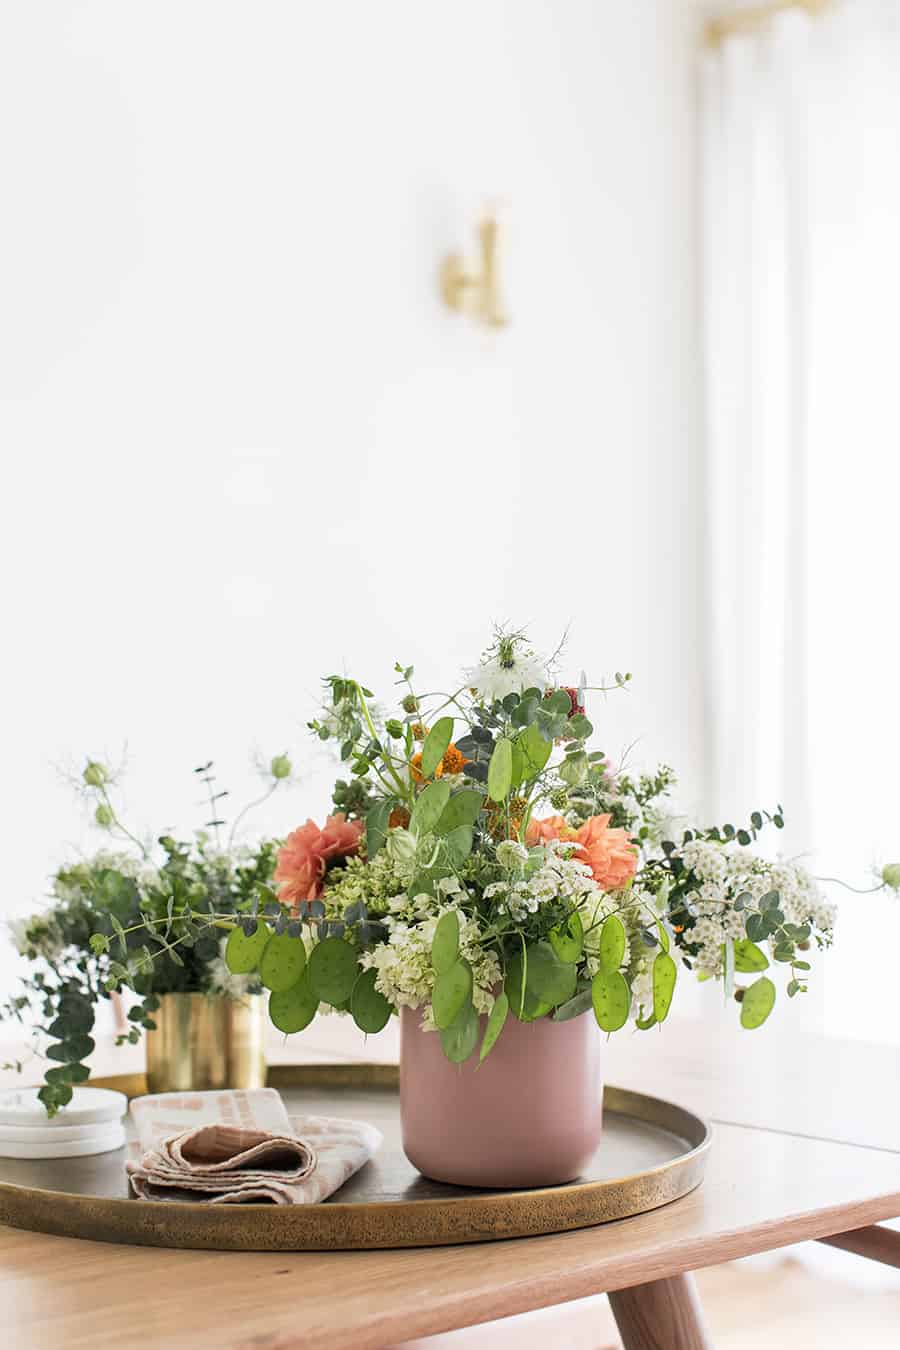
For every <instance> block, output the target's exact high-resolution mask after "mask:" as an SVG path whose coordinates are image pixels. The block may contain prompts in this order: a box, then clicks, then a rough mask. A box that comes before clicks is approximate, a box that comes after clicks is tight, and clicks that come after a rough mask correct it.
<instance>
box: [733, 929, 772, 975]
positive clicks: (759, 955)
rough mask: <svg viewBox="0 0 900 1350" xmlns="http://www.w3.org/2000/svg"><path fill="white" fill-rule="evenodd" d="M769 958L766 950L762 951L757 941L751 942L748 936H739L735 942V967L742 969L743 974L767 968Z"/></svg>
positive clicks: (738, 969)
mask: <svg viewBox="0 0 900 1350" xmlns="http://www.w3.org/2000/svg"><path fill="white" fill-rule="evenodd" d="M768 966H769V958H768V957H767V956H766V954H765V952H763V951H760V949H759V947H757V945H756V943H755V942H750V941H749V939H748V938H738V939H737V941H736V942H735V944H734V968H735V970H737V971H740V973H741V974H742V975H748V974H751V973H753V972H754V971H757V970H767V969H768Z"/></svg>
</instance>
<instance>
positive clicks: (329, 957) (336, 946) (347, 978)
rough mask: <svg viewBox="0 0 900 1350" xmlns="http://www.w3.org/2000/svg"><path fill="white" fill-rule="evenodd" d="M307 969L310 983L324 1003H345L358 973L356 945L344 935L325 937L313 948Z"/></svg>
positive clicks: (351, 991)
mask: <svg viewBox="0 0 900 1350" xmlns="http://www.w3.org/2000/svg"><path fill="white" fill-rule="evenodd" d="M307 970H308V971H309V982H310V986H311V988H312V990H313V992H314V993H315V994H316V996H317V998H318V999H319V1000H320V1001H321V1002H322V1003H331V1004H332V1005H334V1006H335V1007H336V1006H337V1005H338V1004H341V1003H346V1001H347V999H348V998H349V997H350V995H351V994H352V993H353V986H354V984H355V983H356V978H357V975H358V973H359V970H358V966H357V953H356V949H355V948H354V947H351V945H350V943H349V942H345V941H344V939H343V938H341V937H326V938H324V939H323V940H322V941H321V942H317V943H316V945H315V947H313V949H312V951H311V952H310V954H309V960H308V962H307Z"/></svg>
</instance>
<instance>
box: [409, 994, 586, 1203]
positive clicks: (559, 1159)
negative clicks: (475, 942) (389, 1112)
mask: <svg viewBox="0 0 900 1350" xmlns="http://www.w3.org/2000/svg"><path fill="white" fill-rule="evenodd" d="M420 1021H421V1013H420V1011H419V1010H415V1011H413V1009H411V1008H404V1009H403V1010H402V1012H401V1014H400V1116H401V1123H402V1127H403V1150H404V1152H405V1154H406V1156H407V1158H409V1160H410V1162H411V1163H412V1164H413V1166H414V1167H417V1168H418V1170H419V1171H420V1172H422V1173H423V1174H424V1175H425V1176H427V1177H432V1178H433V1179H434V1180H435V1181H448V1182H451V1183H452V1184H454V1185H456V1186H486V1187H509V1186H552V1185H557V1184H559V1183H560V1182H564V1181H572V1180H573V1179H574V1178H575V1177H577V1176H579V1175H580V1174H581V1172H583V1171H584V1169H585V1167H586V1165H587V1163H588V1162H589V1160H590V1158H591V1157H592V1155H593V1153H594V1152H595V1150H596V1148H597V1145H598V1144H599V1142H600V1132H601V1128H602V1109H603V1083H602V1079H601V1073H600V1062H601V1053H602V1045H603V1038H602V1034H601V1032H600V1030H599V1028H598V1026H597V1023H596V1022H595V1021H594V1018H593V1017H592V1016H591V1015H590V1014H589V1013H587V1014H584V1015H582V1016H581V1017H575V1018H572V1019H571V1021H568V1022H554V1021H552V1020H551V1019H550V1018H547V1017H543V1018H541V1019H539V1020H538V1021H536V1022H519V1021H517V1019H516V1018H514V1017H512V1016H510V1017H509V1018H508V1019H507V1022H506V1025H505V1027H504V1028H503V1031H502V1033H501V1035H500V1038H499V1040H498V1041H497V1043H496V1045H495V1046H494V1048H493V1050H492V1051H491V1053H490V1055H489V1056H488V1058H487V1059H486V1060H485V1062H484V1064H482V1065H481V1067H480V1068H479V1067H478V1054H477V1051H476V1052H475V1053H474V1054H473V1055H472V1057H471V1058H470V1059H469V1060H467V1061H466V1063H465V1064H451V1063H450V1062H449V1061H448V1060H447V1059H446V1057H445V1055H444V1052H443V1049H442V1048H441V1038H440V1036H439V1035H438V1034H437V1032H434V1031H423V1030H422V1028H421V1025H420ZM485 1021H486V1019H485V1018H482V1019H481V1022H482V1028H481V1029H482V1034H483V1032H484V1023H485ZM479 1044H480V1040H479Z"/></svg>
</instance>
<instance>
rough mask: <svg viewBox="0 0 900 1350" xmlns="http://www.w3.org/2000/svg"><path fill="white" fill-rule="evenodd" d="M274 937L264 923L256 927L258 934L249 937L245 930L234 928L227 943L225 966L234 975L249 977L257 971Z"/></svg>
mask: <svg viewBox="0 0 900 1350" xmlns="http://www.w3.org/2000/svg"><path fill="white" fill-rule="evenodd" d="M271 936H272V934H271V932H270V931H269V929H268V928H267V927H266V925H265V924H264V923H259V924H257V925H256V932H255V933H254V934H253V936H252V937H247V935H246V934H245V932H244V930H243V928H241V927H240V926H238V927H237V928H232V930H231V932H230V933H229V934H228V941H227V942H226V943H225V964H226V966H227V967H228V969H229V970H230V971H231V973H232V975H249V974H250V972H251V971H254V970H256V968H257V966H258V965H259V963H260V960H261V959H262V954H263V952H264V951H265V949H266V944H267V943H268V941H269V938H270V937H271Z"/></svg>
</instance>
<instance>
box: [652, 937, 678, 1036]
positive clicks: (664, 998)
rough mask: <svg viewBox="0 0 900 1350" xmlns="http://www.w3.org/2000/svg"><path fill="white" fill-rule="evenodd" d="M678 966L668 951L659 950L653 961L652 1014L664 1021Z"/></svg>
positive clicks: (667, 1012)
mask: <svg viewBox="0 0 900 1350" xmlns="http://www.w3.org/2000/svg"><path fill="white" fill-rule="evenodd" d="M677 974H678V967H677V966H676V965H675V962H674V960H673V959H672V957H671V956H669V954H668V952H660V953H659V954H658V955H657V956H656V957H655V958H654V961H653V1015H654V1017H655V1018H656V1020H657V1022H664V1021H665V1020H666V1018H667V1017H668V1015H669V1008H670V1006H671V1003H672V995H673V993H674V992H675V979H676V976H677Z"/></svg>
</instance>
